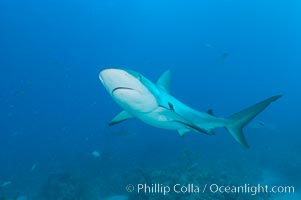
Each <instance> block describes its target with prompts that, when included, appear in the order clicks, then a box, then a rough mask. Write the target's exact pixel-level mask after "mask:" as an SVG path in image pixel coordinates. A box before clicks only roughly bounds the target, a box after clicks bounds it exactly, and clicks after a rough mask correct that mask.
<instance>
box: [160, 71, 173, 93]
mask: <svg viewBox="0 0 301 200" xmlns="http://www.w3.org/2000/svg"><path fill="white" fill-rule="evenodd" d="M170 78H171V72H170V70H167V71H165V72H164V73H163V74H162V75H161V76H160V78H159V79H158V81H157V85H158V86H159V87H161V88H162V89H164V90H165V91H166V92H168V93H169V92H170Z"/></svg>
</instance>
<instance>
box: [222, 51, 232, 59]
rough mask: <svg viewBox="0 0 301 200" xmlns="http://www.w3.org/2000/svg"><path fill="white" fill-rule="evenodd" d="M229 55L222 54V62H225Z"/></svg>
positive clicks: (226, 53)
mask: <svg viewBox="0 0 301 200" xmlns="http://www.w3.org/2000/svg"><path fill="white" fill-rule="evenodd" d="M229 55H230V54H229V53H228V52H224V53H223V55H222V56H221V59H222V60H226V59H227V58H228V57H229Z"/></svg>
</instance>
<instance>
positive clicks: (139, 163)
mask: <svg viewBox="0 0 301 200" xmlns="http://www.w3.org/2000/svg"><path fill="white" fill-rule="evenodd" d="M300 9H301V3H300V2H299V1H297V0H291V1H280V0H273V1H272V0H265V1H260V0H253V1H239V0H211V1H209V0H208V1H193V0H187V1H180V0H174V1H171V0H161V1H159V0H152V1H150V0H139V1H138V0H128V1H122V0H101V1H96V0H92V1H80V0H76V1H70V0H66V1H58V0H52V1H47V0H46V1H37V0H28V1H19V0H1V1H0V76H1V79H0V91H1V92H0V106H1V112H0V199H3V200H4V199H5V200H7V199H9V200H11V199H18V200H20V199H28V200H36V199H39V200H71V199H73V200H77V199H78V200H86V199H89V200H94V199H95V200H100V199H110V198H111V199H112V198H113V199H114V198H115V199H122V198H123V199H126V198H128V199H251V198H252V199H254V196H252V195H250V194H237V193H230V194H226V193H212V192H210V191H206V192H205V193H201V192H200V193H194V194H191V193H185V194H175V193H170V194H168V195H167V196H163V195H162V194H151V193H143V192H141V193H139V194H138V193H137V191H136V190H135V191H134V192H132V193H128V192H127V191H126V189H125V188H126V186H127V185H128V184H133V185H134V187H136V186H137V184H140V183H146V184H150V185H151V184H163V185H168V186H172V185H174V184H177V183H180V184H183V185H185V184H189V183H193V184H195V185H199V186H200V187H202V186H203V185H205V184H219V185H231V186H233V185H243V184H250V185H252V184H253V185H257V184H259V183H262V184H264V183H266V184H269V185H270V186H273V185H277V186H279V185H280V186H292V185H293V186H294V188H295V192H294V193H285V192H282V193H280V192H279V193H276V194H271V193H261V194H259V195H256V197H257V199H279V198H280V199H289V198H291V199H300V196H298V195H299V194H298V193H300V188H301V183H300V180H301V175H300V174H301V158H300V153H301V144H300V139H301V136H300V132H301V131H300V112H301V106H300V102H301V94H300V85H301V79H300V74H301V71H300V66H301V57H300V55H301V37H300V36H301V23H300V19H301V14H300V13H301V12H299V11H300ZM109 67H116V68H127V69H132V70H135V71H137V72H139V73H142V74H143V75H144V76H145V77H147V78H149V79H150V80H152V81H154V82H155V81H156V80H157V79H158V77H159V76H160V75H161V74H162V73H163V72H164V71H165V70H167V69H170V70H171V72H172V82H171V93H172V95H173V96H175V97H176V98H178V99H179V100H181V101H183V102H184V103H186V104H187V105H189V106H191V107H193V108H195V109H197V110H199V111H203V112H205V111H206V110H208V109H213V110H214V113H215V114H216V115H217V116H221V117H227V116H230V115H231V114H233V113H235V112H237V111H240V110H241V109H243V108H246V107H248V106H250V105H253V104H254V103H256V102H259V101H261V100H263V99H265V98H267V97H270V96H272V95H277V94H283V95H284V96H283V97H282V98H281V99H279V100H278V101H277V102H275V103H273V104H272V105H271V106H270V107H268V108H267V110H265V111H264V112H263V113H261V114H260V115H259V116H257V117H256V118H255V119H254V120H253V121H252V122H251V123H250V124H249V125H248V126H247V127H245V129H244V132H245V135H246V138H247V141H248V143H249V144H250V146H251V147H250V149H245V148H243V147H242V146H241V145H239V144H238V143H237V142H235V140H234V139H233V138H232V137H231V136H230V135H229V134H228V133H227V132H226V131H225V130H223V129H218V130H216V135H215V136H207V135H205V134H202V133H195V132H191V133H189V134H187V135H185V137H180V136H179V135H178V133H177V132H175V131H168V130H162V129H157V128H154V127H151V126H149V125H146V124H144V123H142V122H141V121H139V120H137V119H132V120H129V121H126V122H123V123H121V124H119V125H116V126H112V127H109V126H108V125H107V124H108V122H109V121H110V120H111V119H112V118H113V117H114V116H115V114H117V113H118V112H119V111H120V110H121V108H120V107H119V106H118V105H117V104H116V103H115V102H114V101H113V100H112V98H111V97H110V95H108V94H107V92H106V91H105V89H104V87H103V85H102V84H101V82H100V80H99V78H98V75H99V72H100V71H101V70H103V69H105V68H109ZM135 189H137V188H135ZM284 195H286V196H284Z"/></svg>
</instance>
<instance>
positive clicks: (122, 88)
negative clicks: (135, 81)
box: [112, 87, 134, 94]
mask: <svg viewBox="0 0 301 200" xmlns="http://www.w3.org/2000/svg"><path fill="white" fill-rule="evenodd" d="M117 90H134V89H133V88H129V87H117V88H114V89H113V90H112V94H113V93H114V92H116V91H117Z"/></svg>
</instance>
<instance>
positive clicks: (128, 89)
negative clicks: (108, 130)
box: [99, 68, 282, 148]
mask: <svg viewBox="0 0 301 200" xmlns="http://www.w3.org/2000/svg"><path fill="white" fill-rule="evenodd" d="M99 79H100V81H101V82H102V84H103V85H104V87H105V89H106V90H107V91H108V93H109V94H110V95H111V97H112V98H113V99H114V101H115V102H116V103H117V104H118V105H119V106H120V107H121V108H122V111H121V112H120V113H118V114H117V115H116V116H115V117H114V118H113V119H112V120H111V121H110V122H109V125H110V126H112V125H115V124H118V123H121V122H123V121H126V120H128V119H131V118H137V119H139V120H141V121H143V122H144V123H146V124H149V125H151V126H154V127H158V128H162V129H169V130H176V131H177V132H178V133H179V135H180V136H184V135H185V134H186V133H188V132H191V131H194V132H200V133H204V134H207V135H215V131H214V130H215V129H216V128H225V129H226V130H227V131H228V132H229V133H230V135H232V136H233V138H234V139H235V140H236V141H237V142H238V143H240V144H241V145H243V146H244V147H245V148H249V145H248V143H247V141H246V138H245V136H244V133H243V128H244V127H245V126H246V125H247V124H248V123H249V122H250V121H251V120H252V119H254V118H255V117H256V116H257V115H258V114H259V113H261V112H262V111H263V110H264V109H265V108H267V107H268V106H269V105H270V104H271V103H272V102H274V101H276V100H278V99H279V98H280V97H281V96H282V95H275V96H272V97H269V98H267V99H265V100H263V101H261V102H259V103H256V104H254V105H252V106H250V107H248V108H246V109H243V110H242V111H240V112H237V113H235V114H233V115H231V116H230V117H228V118H223V117H217V116H216V115H214V113H213V111H212V109H210V110H208V111H207V112H200V111H197V110H195V109H193V108H191V107H189V106H187V105H186V104H184V103H182V102H181V101H179V100H178V99H176V98H175V97H173V96H172V95H171V93H170V80H171V71H170V70H167V71H165V72H164V73H163V74H162V75H161V76H160V77H159V79H158V80H157V82H156V83H155V82H152V81H150V80H149V79H147V78H146V77H144V76H143V75H142V74H140V73H138V72H136V71H133V70H127V69H118V68H108V69H104V70H102V71H101V72H100V73H99Z"/></svg>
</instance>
